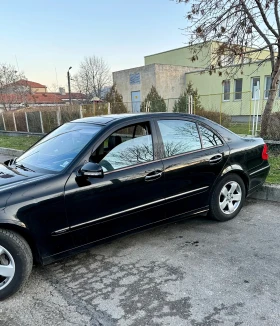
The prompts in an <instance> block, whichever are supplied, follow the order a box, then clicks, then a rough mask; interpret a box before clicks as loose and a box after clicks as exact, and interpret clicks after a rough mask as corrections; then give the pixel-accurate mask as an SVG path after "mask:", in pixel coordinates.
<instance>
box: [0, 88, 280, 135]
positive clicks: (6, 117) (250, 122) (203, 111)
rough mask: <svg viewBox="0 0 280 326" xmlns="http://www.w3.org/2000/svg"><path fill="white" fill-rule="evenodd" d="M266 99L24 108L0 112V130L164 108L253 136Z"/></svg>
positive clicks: (279, 106)
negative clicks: (196, 116)
mask: <svg viewBox="0 0 280 326" xmlns="http://www.w3.org/2000/svg"><path fill="white" fill-rule="evenodd" d="M266 101H267V99H266V98H264V97H263V98H261V94H254V96H252V93H251V92H246V93H244V92H243V93H226V94H224V93H222V94H221V93H219V94H208V95H200V96H199V97H193V96H186V97H185V98H184V97H180V98H169V99H160V100H158V101H145V102H125V103H104V102H99V103H94V104H90V105H71V106H61V107H58V106H54V107H45V108H42V107H40V109H38V108H33V109H30V108H27V109H21V110H15V111H8V112H4V113H1V114H0V115H1V116H0V130H5V131H21V132H32V133H47V132H49V131H51V130H53V129H54V128H56V127H57V126H59V125H61V124H63V123H65V122H68V121H71V120H74V119H77V118H82V117H88V116H96V115H102V114H103V115H104V114H110V113H125V112H132V113H138V112H162V111H165V112H185V113H191V114H197V115H201V116H204V117H206V118H208V119H211V120H213V121H215V122H217V123H220V124H221V125H223V126H225V127H227V128H229V129H231V130H233V131H234V132H236V133H238V134H253V135H256V134H257V133H258V131H259V129H260V122H261V115H262V113H263V110H264V108H265V104H266ZM273 112H274V113H275V112H279V120H280V97H277V98H276V100H275V102H274V105H273ZM279 127H280V125H279ZM279 133H280V130H279ZM279 137H280V136H279Z"/></svg>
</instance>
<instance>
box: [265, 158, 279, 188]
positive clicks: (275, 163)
mask: <svg viewBox="0 0 280 326" xmlns="http://www.w3.org/2000/svg"><path fill="white" fill-rule="evenodd" d="M268 161H269V164H270V171H269V175H268V177H267V179H266V182H268V183H278V184H280V155H273V154H270V155H269V160H268Z"/></svg>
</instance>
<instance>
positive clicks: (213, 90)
mask: <svg viewBox="0 0 280 326" xmlns="http://www.w3.org/2000/svg"><path fill="white" fill-rule="evenodd" d="M227 70H228V72H231V75H230V76H227V75H226V69H225V68H223V69H220V70H219V71H220V72H221V73H222V75H221V76H219V74H218V71H217V72H216V73H212V75H210V74H209V71H196V72H189V73H187V74H186V83H187V84H188V82H192V83H193V86H194V88H197V89H198V94H199V95H200V100H201V103H202V105H203V106H204V107H205V108H208V109H211V110H216V111H219V110H220V109H221V110H222V111H223V112H226V113H229V114H234V115H239V114H241V115H249V114H251V113H252V112H253V110H254V105H255V103H254V102H255V101H254V100H252V94H251V82H252V78H253V77H260V111H262V110H263V109H264V106H265V103H266V99H265V98H264V89H265V76H270V73H271V66H270V62H269V61H267V62H265V63H264V64H263V65H261V66H260V67H259V66H258V64H257V63H252V64H246V65H244V67H243V71H241V70H240V69H237V68H236V66H232V68H227ZM237 78H242V79H243V82H242V93H243V94H242V101H241V100H234V79H237ZM228 79H229V80H230V93H231V94H230V100H229V101H223V84H222V83H223V80H228ZM279 110H280V98H279V97H278V98H277V99H276V101H275V105H274V109H273V111H279Z"/></svg>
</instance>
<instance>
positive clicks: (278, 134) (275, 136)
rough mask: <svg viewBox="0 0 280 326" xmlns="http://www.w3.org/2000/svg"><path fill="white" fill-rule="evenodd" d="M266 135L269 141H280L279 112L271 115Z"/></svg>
mask: <svg viewBox="0 0 280 326" xmlns="http://www.w3.org/2000/svg"><path fill="white" fill-rule="evenodd" d="M268 133H269V134H268V135H267V137H265V138H266V139H270V140H280V112H274V113H271V115H270V118H269V125H268Z"/></svg>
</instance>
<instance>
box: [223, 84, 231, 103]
mask: <svg viewBox="0 0 280 326" xmlns="http://www.w3.org/2000/svg"><path fill="white" fill-rule="evenodd" d="M230 81H231V80H230V79H225V80H223V102H230V86H231V85H230V84H231V82H230ZM225 82H228V83H229V92H225ZM226 94H228V95H229V99H228V100H226V99H225V95H226Z"/></svg>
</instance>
